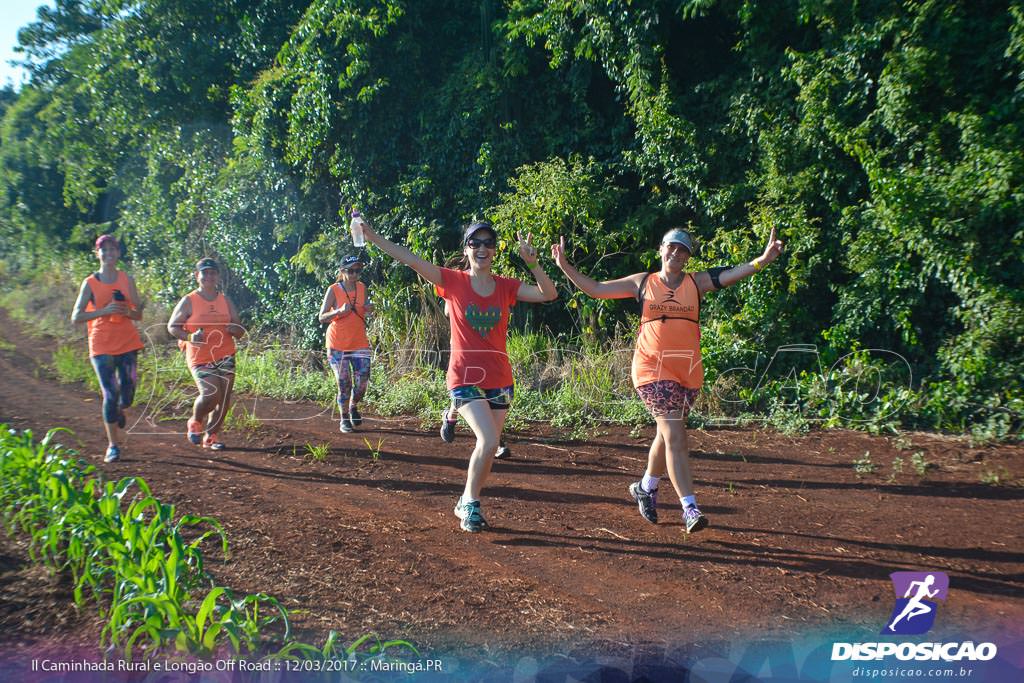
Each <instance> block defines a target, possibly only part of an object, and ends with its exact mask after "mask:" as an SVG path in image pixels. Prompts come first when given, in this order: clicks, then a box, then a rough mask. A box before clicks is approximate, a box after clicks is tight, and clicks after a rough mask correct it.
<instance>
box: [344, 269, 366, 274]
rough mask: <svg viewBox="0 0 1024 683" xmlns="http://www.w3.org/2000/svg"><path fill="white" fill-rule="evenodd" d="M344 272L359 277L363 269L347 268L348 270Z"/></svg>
mask: <svg viewBox="0 0 1024 683" xmlns="http://www.w3.org/2000/svg"><path fill="white" fill-rule="evenodd" d="M344 272H346V273H355V274H356V275H359V273H361V272H363V269H362V268H349V269H347V270H345V271H344Z"/></svg>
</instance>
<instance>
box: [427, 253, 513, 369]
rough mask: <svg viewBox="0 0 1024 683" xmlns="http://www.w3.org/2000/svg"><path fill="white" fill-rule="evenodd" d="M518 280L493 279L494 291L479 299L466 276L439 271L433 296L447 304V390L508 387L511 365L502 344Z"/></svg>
mask: <svg viewBox="0 0 1024 683" xmlns="http://www.w3.org/2000/svg"><path fill="white" fill-rule="evenodd" d="M520 284H522V283H521V282H520V281H519V280H516V279H514V278H510V277H501V276H500V275H495V276H494V285H495V286H494V291H493V292H492V293H491V295H490V296H480V295H479V294H477V293H476V292H475V291H473V285H472V284H471V283H470V275H469V272H467V271H463V270H452V269H451V268H442V269H441V285H440V286H439V287H437V293H438V294H439V295H440V296H441V297H443V298H444V300H445V301H447V302H448V312H449V317H448V324H449V327H450V329H451V335H452V352H451V357H450V358H449V360H448V376H447V384H448V388H449V389H454V388H455V387H459V386H477V387H480V388H481V389H503V388H504V387H508V386H512V383H513V381H512V365H511V364H510V363H509V362H508V352H507V351H506V346H505V341H506V338H507V337H508V318H509V312H510V310H511V308H512V306H514V305H515V303H516V297H517V296H518V294H519V286H520Z"/></svg>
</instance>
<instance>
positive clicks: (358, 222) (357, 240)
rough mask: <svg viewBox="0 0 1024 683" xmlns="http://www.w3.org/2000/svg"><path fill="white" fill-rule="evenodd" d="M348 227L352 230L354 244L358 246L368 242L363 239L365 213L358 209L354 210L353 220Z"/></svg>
mask: <svg viewBox="0 0 1024 683" xmlns="http://www.w3.org/2000/svg"><path fill="white" fill-rule="evenodd" d="M348 229H349V230H351V231H352V244H353V245H354V246H356V247H362V246H364V245H365V244H366V241H365V240H364V239H363V215H362V214H361V213H359V212H358V211H356V210H353V211H352V222H351V223H349V224H348Z"/></svg>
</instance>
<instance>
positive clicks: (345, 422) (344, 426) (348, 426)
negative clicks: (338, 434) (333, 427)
mask: <svg viewBox="0 0 1024 683" xmlns="http://www.w3.org/2000/svg"><path fill="white" fill-rule="evenodd" d="M338 429H340V430H341V431H342V432H344V433H345V434H348V433H350V432H353V431H355V430H354V429H353V428H352V420H350V419H348V418H347V417H343V418H341V422H340V423H339V424H338Z"/></svg>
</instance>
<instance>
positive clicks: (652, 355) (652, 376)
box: [633, 273, 704, 389]
mask: <svg viewBox="0 0 1024 683" xmlns="http://www.w3.org/2000/svg"><path fill="white" fill-rule="evenodd" d="M641 301H642V303H643V308H642V310H641V313H640V332H639V334H638V335H637V340H636V350H635V351H634V352H633V386H635V387H640V386H643V385H645V384H650V383H651V382H658V381H662V380H670V381H673V382H678V383H679V384H681V385H683V386H684V387H687V388H690V389H699V388H700V387H701V385H703V384H704V366H703V365H702V364H701V359H700V293H699V292H698V290H697V282H696V281H695V280H694V279H693V275H692V274H691V273H685V274H684V275H683V282H682V284H681V285H680V286H679V287H677V288H676V289H670V288H669V287H668V285H666V284H665V283H664V282H663V281H662V279H661V277H660V275H659V273H651V275H650V276H648V277H647V278H646V280H645V282H644V284H643V286H642V289H641Z"/></svg>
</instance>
